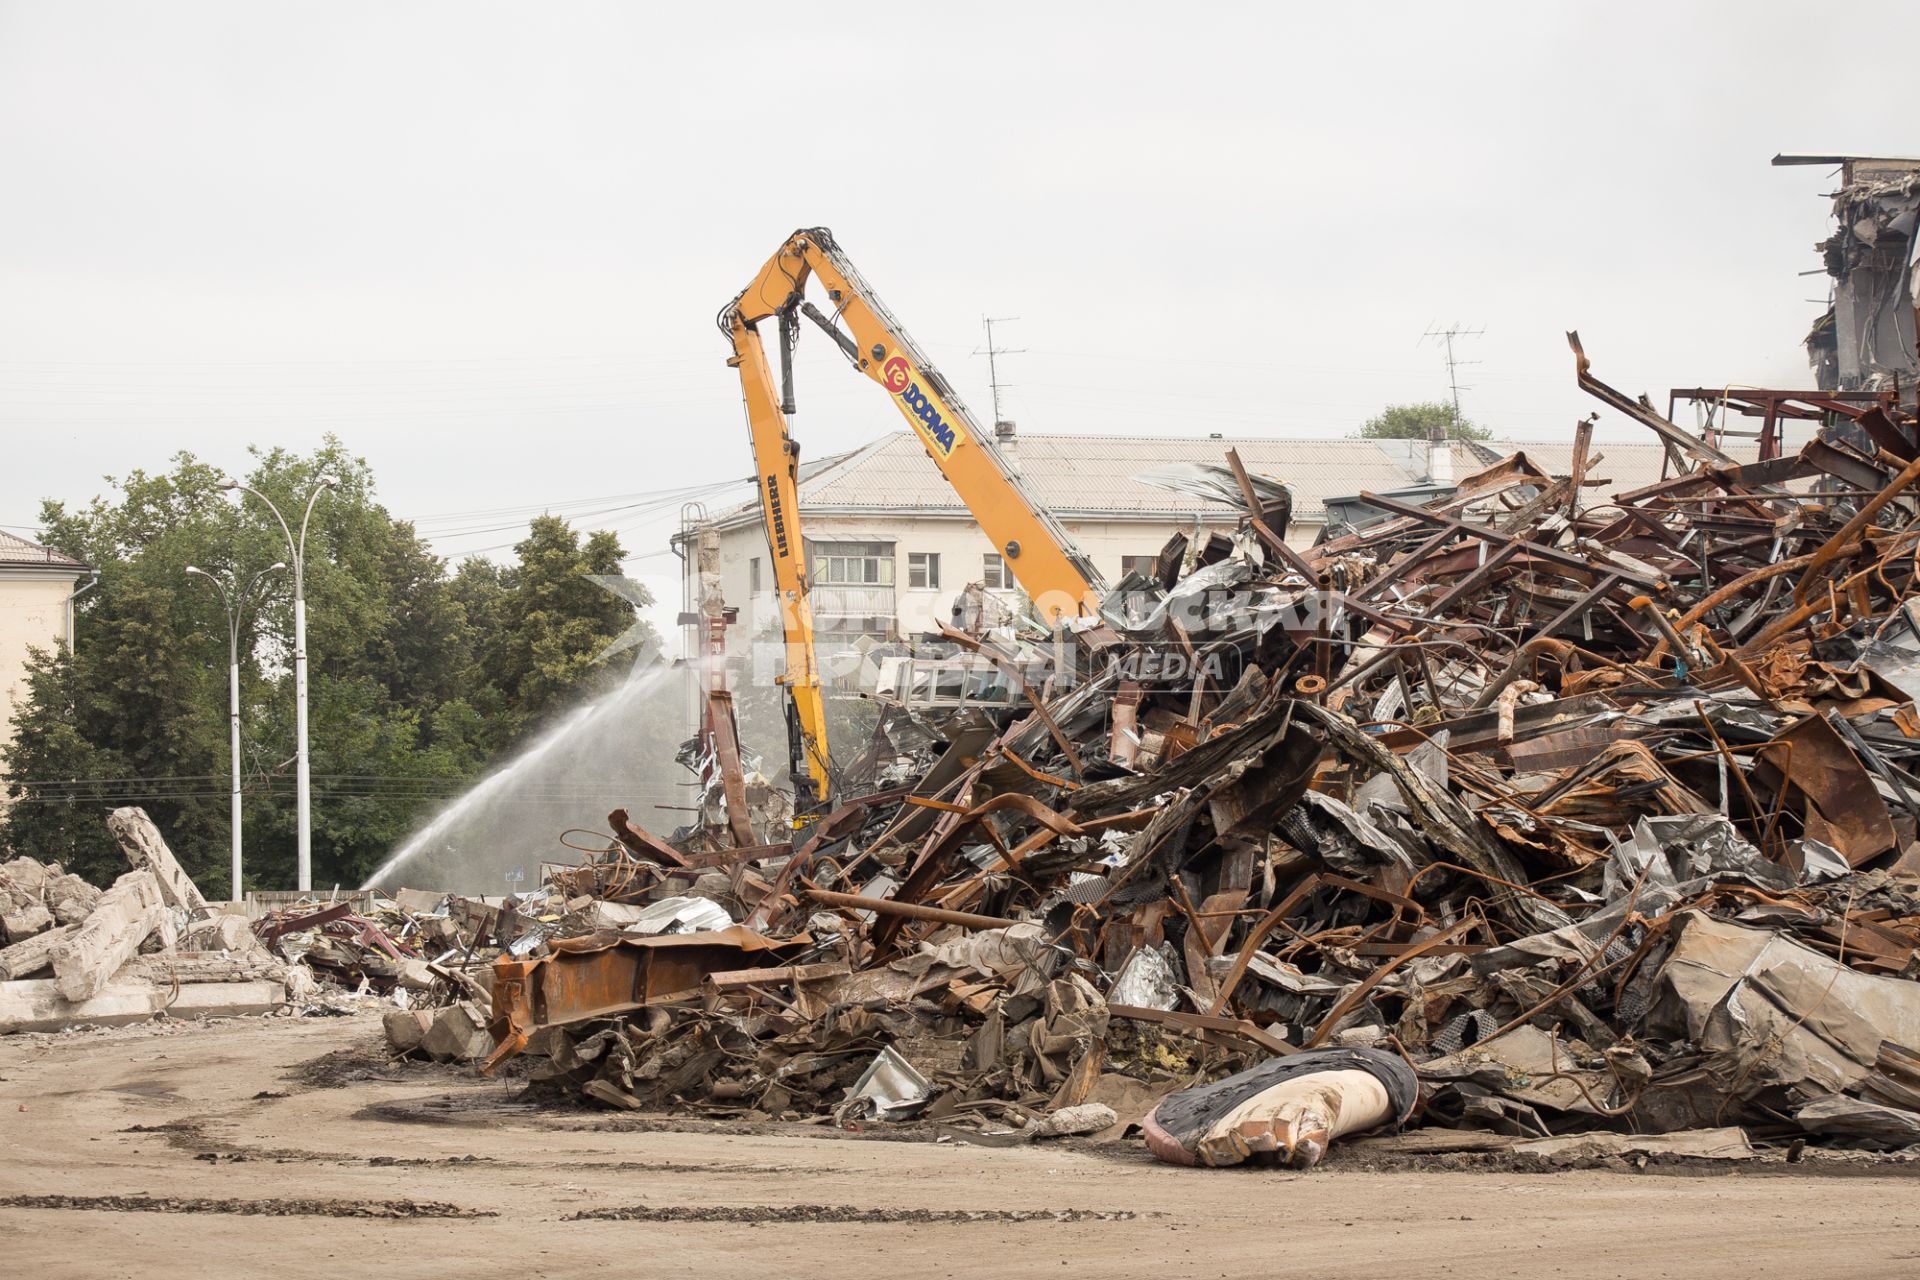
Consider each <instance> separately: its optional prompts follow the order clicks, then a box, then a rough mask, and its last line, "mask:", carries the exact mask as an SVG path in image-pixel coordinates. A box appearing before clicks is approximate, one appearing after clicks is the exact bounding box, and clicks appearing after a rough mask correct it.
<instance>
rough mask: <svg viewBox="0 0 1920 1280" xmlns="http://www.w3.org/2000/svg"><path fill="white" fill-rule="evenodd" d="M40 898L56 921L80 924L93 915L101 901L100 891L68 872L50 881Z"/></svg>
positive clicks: (41, 892)
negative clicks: (95, 906) (96, 905)
mask: <svg viewBox="0 0 1920 1280" xmlns="http://www.w3.org/2000/svg"><path fill="white" fill-rule="evenodd" d="M40 896H41V899H42V900H43V901H44V902H45V903H46V904H47V910H49V911H51V912H52V913H53V918H54V919H55V920H56V921H58V922H59V923H61V924H79V923H80V922H81V921H82V920H85V919H86V918H87V917H88V916H90V915H92V914H93V908H94V905H95V904H96V903H98V902H99V901H100V890H99V889H98V888H96V887H94V886H93V885H90V884H88V883H87V882H86V881H85V880H82V879H81V878H80V877H79V876H76V875H74V874H73V873H72V872H68V873H66V874H64V875H58V876H54V877H52V878H51V879H49V880H48V881H47V883H46V886H45V888H43V889H42V890H41V891H40Z"/></svg>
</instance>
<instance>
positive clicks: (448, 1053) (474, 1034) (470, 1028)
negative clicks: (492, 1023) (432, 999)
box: [420, 1001, 493, 1062]
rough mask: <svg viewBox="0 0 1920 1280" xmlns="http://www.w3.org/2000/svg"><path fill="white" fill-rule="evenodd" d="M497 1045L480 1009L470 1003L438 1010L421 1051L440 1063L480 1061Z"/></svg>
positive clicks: (422, 1039)
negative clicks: (494, 1044) (494, 1043)
mask: <svg viewBox="0 0 1920 1280" xmlns="http://www.w3.org/2000/svg"><path fill="white" fill-rule="evenodd" d="M492 1048H493V1037H492V1036H490V1035H488V1034H487V1024H486V1021H485V1020H484V1018H483V1017H482V1016H481V1014H480V1011H479V1010H478V1009H477V1008H475V1007H474V1006H473V1005H471V1004H468V1003H466V1002H464V1001H463V1002H461V1003H460V1004H454V1005H448V1006H447V1007H446V1008H444V1009H440V1010H437V1011H436V1012H435V1013H434V1016H433V1025H432V1026H431V1027H429V1028H428V1029H427V1033H426V1035H424V1036H423V1037H421V1040H420V1051H421V1052H422V1053H425V1054H427V1055H428V1056H429V1057H432V1058H434V1059H435V1060H437V1061H440V1062H478V1061H480V1060H481V1059H482V1058H484V1057H486V1056H487V1053H488V1051H489V1050H491V1049H492Z"/></svg>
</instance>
